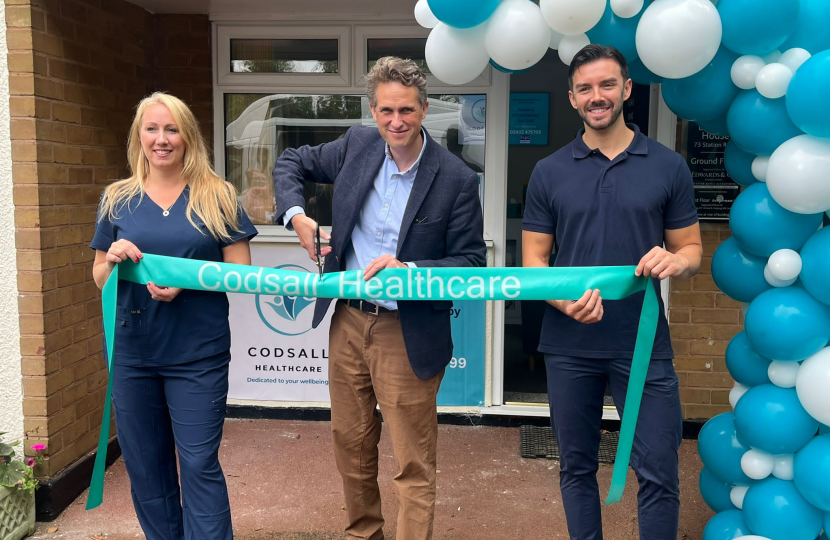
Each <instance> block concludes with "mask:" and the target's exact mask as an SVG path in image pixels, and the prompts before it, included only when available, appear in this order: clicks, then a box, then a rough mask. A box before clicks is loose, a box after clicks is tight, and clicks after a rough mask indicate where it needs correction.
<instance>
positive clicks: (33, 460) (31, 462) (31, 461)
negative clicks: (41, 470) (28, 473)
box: [26, 457, 35, 467]
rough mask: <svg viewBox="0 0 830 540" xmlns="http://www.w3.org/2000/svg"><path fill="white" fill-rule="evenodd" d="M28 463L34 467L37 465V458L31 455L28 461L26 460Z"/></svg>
mask: <svg viewBox="0 0 830 540" xmlns="http://www.w3.org/2000/svg"><path fill="white" fill-rule="evenodd" d="M26 465H28V466H29V467H34V466H35V458H33V457H30V458H29V459H28V461H26Z"/></svg>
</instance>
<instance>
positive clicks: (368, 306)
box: [340, 299, 395, 315]
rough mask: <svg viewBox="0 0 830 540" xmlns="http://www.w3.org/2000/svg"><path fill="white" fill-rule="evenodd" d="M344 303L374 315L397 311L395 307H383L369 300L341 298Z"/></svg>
mask: <svg viewBox="0 0 830 540" xmlns="http://www.w3.org/2000/svg"><path fill="white" fill-rule="evenodd" d="M340 301H341V302H343V303H344V304H346V305H347V306H349V307H353V308H355V309H359V310H360V311H362V312H364V313H371V314H372V315H381V314H383V313H395V310H394V309H386V308H385V307H381V306H379V305H377V304H373V303H371V302H367V301H366V300H345V299H342V300H340Z"/></svg>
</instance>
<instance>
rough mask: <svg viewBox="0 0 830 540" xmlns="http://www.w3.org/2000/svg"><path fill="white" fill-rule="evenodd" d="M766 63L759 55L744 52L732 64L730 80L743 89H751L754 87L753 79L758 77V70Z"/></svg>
mask: <svg viewBox="0 0 830 540" xmlns="http://www.w3.org/2000/svg"><path fill="white" fill-rule="evenodd" d="M766 65H767V63H766V62H764V59H763V58H761V57H760V56H753V55H751V54H745V55H743V56H741V57H740V58H738V59H737V60H735V62H734V63H733V64H732V71H731V72H730V73H731V75H732V82H733V83H735V86H737V87H738V88H741V89H743V90H751V89H753V88H755V79H757V78H758V72H759V71H761V68H763V67H764V66H766Z"/></svg>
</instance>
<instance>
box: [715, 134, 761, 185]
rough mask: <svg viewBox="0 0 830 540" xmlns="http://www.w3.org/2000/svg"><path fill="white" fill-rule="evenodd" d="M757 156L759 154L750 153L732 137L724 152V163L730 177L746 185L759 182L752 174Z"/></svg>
mask: <svg viewBox="0 0 830 540" xmlns="http://www.w3.org/2000/svg"><path fill="white" fill-rule="evenodd" d="M756 157H758V156H756V155H755V154H750V153H749V152H747V151H746V150H744V149H743V148H741V147H740V146H738V145H737V144H736V143H735V141H733V140H732V139H730V140H729V142H728V143H726V150H724V152H723V164H724V165H725V166H726V173H727V174H728V175H729V178H731V179H732V180H734V181H735V182H736V183H738V184H740V185H742V186H744V187H746V186H749V185H751V184H755V183H756V182H758V179H757V178H755V177H754V176H753V175H752V161H753V160H754V159H755V158H756Z"/></svg>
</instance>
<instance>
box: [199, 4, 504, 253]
mask: <svg viewBox="0 0 830 540" xmlns="http://www.w3.org/2000/svg"><path fill="white" fill-rule="evenodd" d="M212 34H213V41H212V49H213V51H212V52H213V58H214V62H213V66H214V70H213V118H214V122H213V126H214V127H213V157H214V170H215V171H216V172H217V174H219V176H221V177H222V178H224V177H225V94H239V93H255V94H359V95H365V93H366V89H365V74H364V73H363V72H364V71H365V69H363V68H364V67H365V66H366V57H367V54H366V39H367V38H369V37H371V38H375V37H380V38H395V37H425V36H426V35H428V34H429V30H428V29H426V28H421V27H420V26H416V25H414V24H413V23H412V21H388V22H384V23H382V24H378V25H367V24H365V22H363V21H343V22H341V23H340V24H338V25H326V24H321V23H320V22H319V21H307V22H296V23H292V24H291V26H286V25H285V24H284V23H276V22H275V23H274V24H267V25H266V24H262V23H256V24H253V23H236V22H234V23H232V24H230V23H226V22H214V23H213V29H212ZM353 34H354V36H355V39H352V35H353ZM301 37H307V38H313V39H317V38H326V37H337V38H338V39H340V50H339V56H340V58H339V61H340V64H339V65H340V73H339V74H320V75H306V74H297V73H276V74H274V73H230V40H231V38H251V39H279V38H301ZM353 44H354V46H353ZM344 47H345V49H344ZM346 66H348V71H347V70H346ZM358 71H359V72H360V76H359V77H358V76H357V73H356V72H358ZM499 75H502V74H501V73H496V75H495V78H496V79H497V80H499V81H500V83H499V84H491V80H492V78H493V77H494V75H493V69H492V68H491V67H490V66H487V68H486V69H485V70H484V72H483V73H482V75H480V76H479V77H478V78H476V79H475V80H474V81H472V82H471V83H468V84H465V85H458V86H449V85H446V84H445V83H442V82H441V81H439V80H438V79H436V78H434V77H432V76H428V78H427V84H428V91H429V93H430V94H484V95H486V96H487V100H488V106H487V109H488V114H487V126H488V128H487V140H486V143H485V145H486V149H485V156H486V157H487V158H489V159H492V163H491V164H490V165H489V166H488V165H487V161H486V160H485V167H486V171H487V172H486V174H485V179H484V182H485V193H486V194H485V197H484V228H485V230H484V237H485V240H487V241H488V242H492V241H493V239H494V237H497V236H500V235H499V232H498V231H499V230H500V229H501V236H502V237H503V234H504V232H503V227H504V223H503V218H504V216H500V214H499V211H498V210H499V204H500V203H501V202H503V195H500V194H497V193H496V190H495V186H497V185H502V184H504V186H503V187H504V188H505V189H506V181H505V177H506V174H507V171H506V159H507V154H506V152H507V142H506V137H507V136H506V133H507V128H506V118H507V110H506V109H505V110H504V111H502V114H498V113H497V110H498V108H499V107H493V105H492V104H494V103H496V102H498V101H502V100H503V101H504V102H505V103H506V102H507V98H506V88H507V87H508V83H507V80H508V78H507V76H504V77H499ZM344 77H345V79H344ZM345 80H347V81H349V82H347V83H345V84H344V81H345ZM491 100H492V101H491ZM505 107H507V105H505ZM491 111H492V113H493V114H494V116H493V117H492V118H493V120H492V124H491ZM496 116H503V117H504V120H505V122H501V121H498V120H496V119H495V117H496ZM502 124H503V125H502ZM491 126H492V127H491ZM502 132H503V133H502ZM502 146H503V147H504V148H503V149H502V148H501V147H502ZM502 154H503V155H502ZM491 156H492V158H491ZM499 161H501V162H503V163H504V164H505V167H504V170H496V167H495V163H498V162H499ZM488 185H489V186H490V187H489V191H488V187H487V186H488ZM502 213H503V212H502ZM256 227H257V230H258V231H259V236H258V238H259V240H267V239H269V238H270V239H275V238H276V239H278V240H279V241H281V242H282V241H288V242H299V240H297V236H296V234H295V233H293V232H291V231H287V230H285V229H284V228H283V226H282V225H257V226H256ZM326 229H330V228H329V227H326ZM500 251H502V250H497V251H496V260H497V261H498V260H500V259H501V264H503V262H504V261H503V259H504V254H503V253H500Z"/></svg>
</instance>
